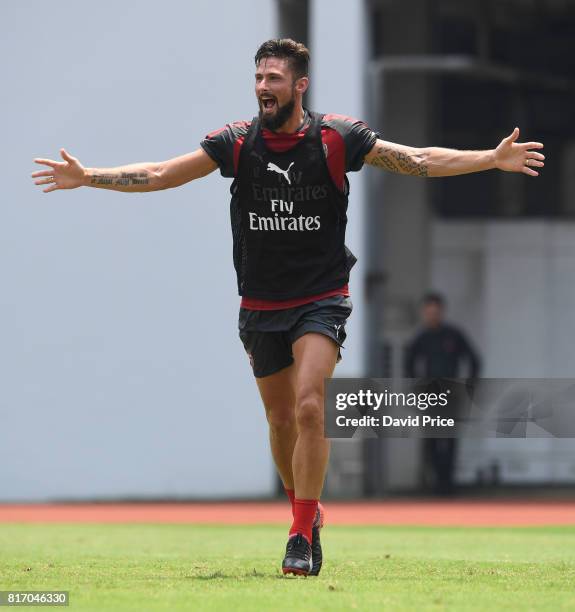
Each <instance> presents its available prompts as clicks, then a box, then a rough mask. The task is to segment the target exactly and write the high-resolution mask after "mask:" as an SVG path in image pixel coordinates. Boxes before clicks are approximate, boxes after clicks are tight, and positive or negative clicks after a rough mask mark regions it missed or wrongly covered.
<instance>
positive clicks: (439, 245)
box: [431, 220, 575, 483]
mask: <svg viewBox="0 0 575 612" xmlns="http://www.w3.org/2000/svg"><path fill="white" fill-rule="evenodd" d="M432 253H433V255H432V264H431V273H432V285H433V287H434V288H435V289H438V290H440V291H441V292H443V293H444V294H445V295H446V296H448V299H449V312H448V314H449V318H450V319H451V320H453V321H456V322H457V323H459V324H460V325H462V326H463V327H464V328H465V329H466V330H467V331H468V333H469V335H470V337H471V338H472V339H473V340H474V341H475V343H476V344H477V346H478V348H479V351H480V353H481V354H482V355H483V359H484V369H483V372H482V376H483V377H485V378H573V363H574V362H575V346H574V343H573V339H574V338H575V317H573V312H574V311H575V224H574V223H572V222H569V221H566V220H561V221H547V222H545V221H513V222H505V221H482V222H471V223H462V222H440V221H437V222H435V223H434V225H433V231H432ZM493 465H497V466H498V470H499V473H500V475H501V478H502V480H503V481H506V482H514V483H534V482H573V481H575V440H569V439H554V438H539V439H529V440H518V439H515V440H512V439H507V440H504V439H489V440H484V441H476V440H466V441H465V442H464V443H463V444H462V445H461V452H460V459H459V466H458V470H459V474H458V478H459V480H460V481H462V482H474V481H475V480H476V479H477V477H478V475H479V474H480V473H481V472H483V474H484V475H488V474H489V472H490V469H491V467H492V466H493Z"/></svg>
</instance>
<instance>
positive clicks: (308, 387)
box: [292, 333, 338, 499]
mask: <svg viewBox="0 0 575 612" xmlns="http://www.w3.org/2000/svg"><path fill="white" fill-rule="evenodd" d="M292 348H293V354H294V358H295V364H294V365H295V419H296V424H297V429H298V437H297V442H296V444H295V448H294V453H293V462H292V466H293V476H294V484H295V496H296V497H297V498H298V499H319V498H320V496H321V491H322V489H323V483H324V479H325V473H326V470H327V463H328V460H329V440H326V439H325V438H324V430H323V421H324V419H323V399H324V379H326V378H330V377H331V375H332V374H333V370H334V368H335V364H336V360H337V352H338V347H337V344H336V343H335V342H334V341H333V340H331V339H330V338H328V337H327V336H324V335H323V334H319V333H309V334H305V335H304V336H302V337H301V338H299V339H298V340H296V342H294V344H293V347H292Z"/></svg>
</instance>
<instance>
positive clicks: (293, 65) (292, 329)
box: [32, 39, 544, 575]
mask: <svg viewBox="0 0 575 612" xmlns="http://www.w3.org/2000/svg"><path fill="white" fill-rule="evenodd" d="M308 64H309V52H308V50H307V49H306V48H305V46H304V45H302V44H301V43H297V42H295V41H293V40H290V39H280V40H269V41H267V42H265V43H264V44H262V45H261V47H260V48H259V49H258V51H257V54H256V56H255V65H256V73H255V94H256V99H257V102H258V107H259V113H258V115H257V116H256V117H254V119H252V120H251V121H240V122H235V123H232V124H229V125H226V126H225V127H224V128H222V129H220V130H216V131H215V132H212V133H210V134H208V136H206V138H205V139H204V140H203V141H202V143H201V146H200V148H198V149H197V150H195V151H194V152H192V153H189V154H187V155H182V156H181V157H176V158H173V159H170V160H167V161H163V162H157V163H153V162H148V163H139V164H131V165H129V166H123V167H117V168H106V169H102V168H85V167H84V166H83V165H82V164H81V163H80V162H79V161H78V160H77V159H76V158H75V157H72V156H71V155H69V154H68V153H67V152H66V151H65V150H64V149H61V151H60V153H61V156H62V158H63V161H61V162H58V161H53V160H50V159H36V160H35V161H36V162H37V163H39V164H43V165H46V166H48V169H47V170H42V171H38V172H34V173H33V174H32V177H34V178H35V179H37V180H36V184H37V185H46V187H45V188H44V191H45V192H47V193H48V192H52V191H56V190H58V189H73V188H75V187H81V186H88V187H97V188H101V189H113V190H116V191H126V192H140V191H157V190H162V189H170V188H172V187H178V186H180V185H183V184H185V183H187V182H189V181H192V180H194V179H198V178H201V177H203V176H206V175H207V174H209V173H210V172H213V171H214V170H215V169H216V168H219V170H220V172H221V174H222V175H223V176H224V177H229V178H233V179H234V182H233V184H232V189H231V191H232V200H231V207H230V211H231V223H232V233H233V253H234V266H235V268H236V273H237V280H238V292H239V294H240V295H241V296H242V301H241V306H240V314H239V333H240V338H241V340H242V342H243V344H244V347H245V349H246V352H247V353H248V356H249V359H250V363H251V365H252V368H253V373H254V376H255V379H256V383H257V385H258V388H259V392H260V395H261V398H262V401H263V404H264V408H265V411H266V417H267V420H268V423H269V432H270V445H271V451H272V455H273V458H274V461H275V464H276V467H277V470H278V472H279V475H280V478H281V480H282V482H283V485H284V487H285V490H286V493H287V495H288V497H289V499H290V501H291V504H292V512H293V523H292V526H291V528H290V530H289V536H288V544H287V547H286V555H285V558H284V561H283V564H282V568H283V572H284V573H285V574H300V575H317V574H318V573H319V571H320V569H321V563H322V553H321V542H320V537H319V535H320V528H321V527H322V525H323V508H322V507H321V504H319V499H320V495H321V491H322V488H323V483H324V478H325V472H326V468H327V463H328V457H329V442H328V440H326V439H325V438H324V429H323V395H324V379H326V378H329V377H331V376H332V373H333V371H334V368H335V365H336V363H337V362H338V361H339V359H340V358H341V354H340V348H342V346H343V342H344V340H345V337H346V334H345V323H346V320H347V318H348V316H349V315H350V314H351V310H352V304H351V300H350V297H349V290H348V280H349V273H350V270H351V268H352V266H353V264H354V263H355V258H354V256H353V255H352V253H351V252H350V251H349V249H347V247H346V246H345V242H344V241H345V228H346V223H347V204H348V195H349V185H348V182H347V178H346V173H347V172H350V171H357V170H360V169H361V167H362V166H363V164H364V163H367V164H369V165H371V166H375V167H377V168H383V169H384V170H389V171H391V172H398V173H401V174H409V175H413V176H420V177H435V176H455V175H458V174H465V173H470V172H480V171H483V170H490V169H499V170H505V171H508V172H523V173H524V174H527V175H529V176H537V175H538V172H537V169H538V168H541V167H543V163H544V162H543V160H544V157H543V155H542V154H541V153H539V152H537V151H535V150H534V149H541V148H542V147H543V145H542V144H541V143H538V142H527V143H519V142H518V141H517V140H518V137H519V129H518V128H515V129H514V130H513V132H512V133H511V134H510V135H509V136H507V137H506V138H504V139H503V140H502V141H501V143H500V144H499V145H498V146H497V147H496V148H495V149H491V150H485V151H460V150H455V149H446V148H440V147H425V148H416V147H410V146H406V145H401V144H396V143H392V142H386V141H384V140H382V139H381V138H379V135H378V134H376V133H374V132H373V131H371V130H370V129H369V128H368V127H367V126H366V125H365V123H363V122H361V121H358V120H356V119H352V118H350V117H345V116H342V115H335V114H318V113H315V112H312V111H309V110H307V109H305V108H304V107H303V105H302V97H303V95H304V93H305V91H306V90H307V88H308V85H309V77H308Z"/></svg>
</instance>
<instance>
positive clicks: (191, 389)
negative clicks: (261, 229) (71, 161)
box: [0, 0, 276, 501]
mask: <svg viewBox="0 0 575 612" xmlns="http://www.w3.org/2000/svg"><path fill="white" fill-rule="evenodd" d="M249 5H250V6H249V10H248V7H246V3H243V2H235V1H233V0H227V1H225V2H222V1H220V2H212V1H210V0H200V1H194V2H164V3H160V4H158V3H157V2H150V1H146V0H144V1H142V2H138V3H120V4H113V3H97V5H95V6H92V7H90V8H87V7H86V6H85V5H84V4H83V3H78V2H72V1H71V0H63V1H60V2H56V3H50V4H46V3H45V2H40V1H28V2H24V3H17V2H12V3H3V4H2V7H0V52H1V55H2V57H3V58H5V59H6V58H10V61H9V62H4V66H3V74H4V79H3V81H4V86H5V88H4V94H3V96H2V99H1V101H0V106H1V110H2V112H1V117H2V124H3V129H2V132H3V143H4V146H3V147H2V150H1V151H0V167H2V169H3V176H4V178H3V181H2V198H1V203H0V211H1V220H0V262H1V263H0V266H1V278H2V292H1V294H0V317H1V326H2V333H1V338H2V340H1V343H0V347H1V348H0V369H1V372H2V385H1V392H0V430H1V434H2V440H1V443H0V501H7V500H11V501H14V500H23V501H25V500H46V499H62V498H75V499H92V498H112V497H126V498H129V497H161V496H167V497H220V496H259V495H266V494H269V493H271V492H272V491H273V490H274V487H275V479H274V470H273V466H272V462H271V458H270V455H269V450H268V440H267V427H266V422H265V418H264V414H263V409H262V407H261V405H260V401H259V397H258V394H257V389H256V386H255V384H254V382H253V379H252V375H251V370H250V366H249V364H248V360H247V359H246V357H245V354H244V352H243V349H242V346H241V343H240V341H239V339H238V337H237V311H238V304H239V298H238V296H237V292H236V285H235V275H234V272H233V266H232V257H231V256H232V242H231V231H230V228H229V193H228V188H229V182H230V181H229V179H223V178H221V177H220V176H219V173H214V174H212V175H211V176H209V177H208V178H206V179H203V180H201V181H198V182H197V183H192V184H189V185H186V186H184V187H181V188H179V189H175V190H170V191H164V192H158V193H150V194H122V193H116V192H110V191H104V190H91V189H79V190H74V191H57V192H55V193H49V194H44V193H42V192H41V189H40V188H38V187H35V186H34V185H33V182H32V180H31V179H30V173H31V172H33V171H34V169H36V168H35V166H34V164H33V163H32V159H33V158H34V157H51V158H56V157H57V156H58V150H59V148H60V147H65V148H67V150H68V151H69V152H70V153H71V154H72V155H75V156H77V157H78V158H79V159H80V161H81V162H83V163H84V164H85V165H88V166H100V167H102V166H115V165H122V164H126V163H130V162H137V161H158V160H161V159H167V158H170V157H174V156H176V155H181V154H183V153H186V152H189V151H192V150H193V149H195V148H197V147H198V144H199V142H200V140H201V139H202V138H203V137H204V135H205V134H207V133H208V132H210V131H212V130H215V129H217V128H219V127H221V126H223V125H224V124H225V123H226V122H229V121H233V120H237V119H244V118H247V119H249V118H250V117H252V116H253V114H254V113H255V112H256V111H257V108H256V105H255V100H254V93H253V70H254V69H253V56H254V53H255V51H256V49H257V46H258V45H259V43H260V42H262V41H263V40H265V39H266V38H269V37H271V36H274V35H276V18H275V10H276V7H275V2H274V0H251V1H250V3H249ZM253 15H257V20H256V19H254V18H253ZM7 83H8V84H9V85H7Z"/></svg>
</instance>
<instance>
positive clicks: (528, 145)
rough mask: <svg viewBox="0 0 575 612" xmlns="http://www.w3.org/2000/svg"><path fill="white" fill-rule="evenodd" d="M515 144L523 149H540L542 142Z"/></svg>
mask: <svg viewBox="0 0 575 612" xmlns="http://www.w3.org/2000/svg"><path fill="white" fill-rule="evenodd" d="M517 144H519V145H521V146H522V147H523V148H524V149H542V148H543V143H542V142H518V143H517Z"/></svg>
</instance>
